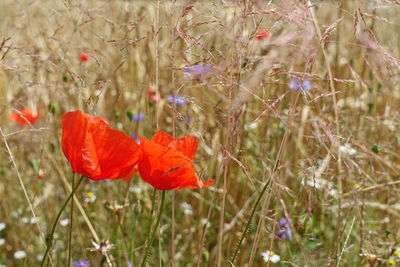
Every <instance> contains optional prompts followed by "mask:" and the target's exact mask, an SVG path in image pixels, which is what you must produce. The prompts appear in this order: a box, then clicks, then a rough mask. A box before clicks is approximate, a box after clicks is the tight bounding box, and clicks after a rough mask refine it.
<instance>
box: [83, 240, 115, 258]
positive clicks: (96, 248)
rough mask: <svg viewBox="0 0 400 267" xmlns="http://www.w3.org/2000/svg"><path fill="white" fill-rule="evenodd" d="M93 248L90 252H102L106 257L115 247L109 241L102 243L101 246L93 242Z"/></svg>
mask: <svg viewBox="0 0 400 267" xmlns="http://www.w3.org/2000/svg"><path fill="white" fill-rule="evenodd" d="M92 244H93V248H89V250H90V251H100V252H101V253H102V254H103V255H105V254H106V253H107V252H108V251H109V250H111V249H113V248H114V247H115V245H113V244H110V243H109V242H108V240H105V241H101V242H100V244H97V243H96V242H94V241H92Z"/></svg>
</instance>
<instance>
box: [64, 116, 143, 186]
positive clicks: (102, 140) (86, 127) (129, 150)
mask: <svg viewBox="0 0 400 267" xmlns="http://www.w3.org/2000/svg"><path fill="white" fill-rule="evenodd" d="M61 121H62V140H61V145H62V150H63V152H64V155H65V157H66V158H67V159H68V161H69V163H70V164H71V167H72V169H73V170H74V171H75V172H76V173H79V174H81V175H83V176H86V177H88V178H90V179H92V180H102V179H118V178H124V177H126V176H129V175H130V174H131V171H132V168H133V167H135V165H136V164H137V162H138V159H139V155H140V152H141V150H140V149H139V145H138V144H137V143H136V141H135V140H133V139H132V138H130V137H129V136H127V135H126V134H125V133H123V132H121V131H118V130H113V129H111V128H110V127H109V126H108V124H107V123H106V122H105V121H104V120H103V119H102V118H100V117H92V116H90V115H87V114H82V112H81V111H80V110H77V111H74V112H68V113H66V114H64V115H63V116H62V117H61Z"/></svg>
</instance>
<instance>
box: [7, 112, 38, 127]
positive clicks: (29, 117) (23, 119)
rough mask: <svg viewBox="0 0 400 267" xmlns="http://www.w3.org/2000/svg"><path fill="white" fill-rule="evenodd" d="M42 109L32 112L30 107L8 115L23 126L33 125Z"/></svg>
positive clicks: (11, 119)
mask: <svg viewBox="0 0 400 267" xmlns="http://www.w3.org/2000/svg"><path fill="white" fill-rule="evenodd" d="M39 116H40V111H38V112H37V113H32V110H31V109H30V108H25V109H24V110H18V112H14V113H11V114H10V115H9V116H8V119H9V120H10V121H16V122H17V123H18V124H19V125H22V126H31V125H33V124H34V123H35V121H36V120H37V119H38V118H39Z"/></svg>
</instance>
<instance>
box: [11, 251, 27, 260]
mask: <svg viewBox="0 0 400 267" xmlns="http://www.w3.org/2000/svg"><path fill="white" fill-rule="evenodd" d="M25 257H26V252H25V251H24V250H18V251H16V252H15V253H14V259H17V260H20V259H23V258H25Z"/></svg>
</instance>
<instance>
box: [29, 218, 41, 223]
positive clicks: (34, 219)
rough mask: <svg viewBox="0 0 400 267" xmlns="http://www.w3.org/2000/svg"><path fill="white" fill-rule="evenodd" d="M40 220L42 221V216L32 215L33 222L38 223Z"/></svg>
mask: <svg viewBox="0 0 400 267" xmlns="http://www.w3.org/2000/svg"><path fill="white" fill-rule="evenodd" d="M39 221H40V218H39V217H32V218H31V224H35V223H38V222H39Z"/></svg>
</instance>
